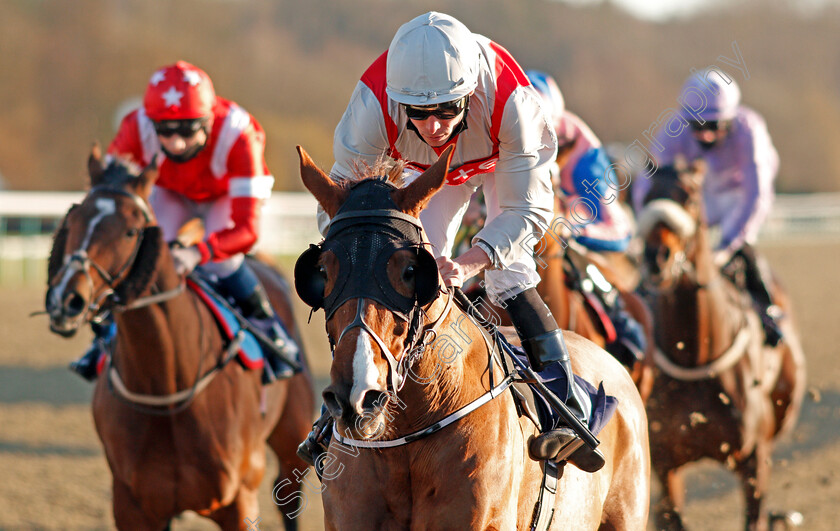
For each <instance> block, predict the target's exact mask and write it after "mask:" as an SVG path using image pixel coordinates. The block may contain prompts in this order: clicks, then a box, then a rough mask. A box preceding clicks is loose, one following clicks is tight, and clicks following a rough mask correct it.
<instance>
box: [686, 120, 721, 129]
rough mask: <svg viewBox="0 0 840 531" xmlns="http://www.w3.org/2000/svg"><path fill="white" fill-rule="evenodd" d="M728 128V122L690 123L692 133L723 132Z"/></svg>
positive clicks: (707, 121)
mask: <svg viewBox="0 0 840 531" xmlns="http://www.w3.org/2000/svg"><path fill="white" fill-rule="evenodd" d="M728 128H729V122H728V121H724V120H706V121H705V122H703V123H700V122H696V121H695V122H691V129H692V131H723V130H725V129H728Z"/></svg>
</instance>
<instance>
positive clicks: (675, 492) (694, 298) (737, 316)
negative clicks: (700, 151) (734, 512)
mask: <svg viewBox="0 0 840 531" xmlns="http://www.w3.org/2000/svg"><path fill="white" fill-rule="evenodd" d="M704 173H705V169H704V166H703V164H702V162H695V163H693V164H691V165H686V164H685V163H681V165H678V166H677V165H675V166H668V167H661V168H659V170H658V171H657V172H656V173H655V174H654V175H653V176H652V179H653V183H652V186H651V189H650V191H649V193H648V195H647V196H646V198H645V206H644V207H643V209H642V211H641V213H640V215H639V223H638V228H639V234H640V236H641V237H642V238H643V240H644V244H645V251H644V256H645V260H644V267H643V277H644V283H645V286H646V289H647V290H648V291H649V292H650V297H651V299H652V301H653V302H652V306H653V312H654V319H655V323H656V325H655V335H656V347H657V351H656V365H657V374H656V376H655V379H654V386H653V393H652V395H651V398H650V400H649V401H648V404H647V408H648V415H649V419H650V440H651V453H652V454H651V455H652V463H653V468H654V471H655V472H656V475H657V477H658V478H659V480H660V482H661V483H662V485H663V489H664V496H663V499H662V501H661V502H660V503H659V504H658V506H657V510H656V523H657V529H683V528H684V527H683V523H682V520H681V518H680V510H681V509H682V507H683V505H684V501H685V488H684V484H683V481H682V478H681V468H682V467H683V466H684V465H686V464H688V463H691V462H694V461H698V460H700V459H702V458H711V459H714V460H717V461H719V462H721V463H723V464H725V465H726V466H727V467H728V468H730V469H733V470H734V471H735V472H736V473H737V474H738V475H739V477H740V480H741V485H742V489H743V495H744V502H745V521H746V525H745V527H746V529H748V530H766V529H768V525H769V524H768V515H767V514H765V513H763V512H762V499H763V496H764V494H765V493H766V491H767V488H768V484H769V478H770V469H771V461H770V458H771V453H772V449H773V443H774V441H775V439H777V438H778V437H779V436H780V435H782V434H783V433H785V432H788V431H790V430H791V429H792V427H793V426H794V424H795V423H796V420H797V418H798V415H799V411H800V407H801V404H802V397H803V394H804V391H805V359H804V356H803V353H802V349H801V347H800V344H799V339H798V333H797V330H796V327H795V325H794V322H793V314H792V309H791V307H790V303H789V301H788V299H787V296H786V295H785V293H784V291H783V290H782V288H781V287H780V286H776V288H775V290H774V291H775V296H776V298H777V300H776V302H777V304H779V305H780V307H782V308H783V309H784V311H785V315H786V317H785V318H784V319H783V321H782V322H781V326H782V328H783V330H784V334H785V340H784V342H783V343H781V344H780V345H779V346H778V347H776V348H771V347H768V346H767V345H764V336H763V332H762V328H761V325H760V321H759V317H758V315H757V314H756V312H755V311H754V309H753V305H752V301H751V297H750V295H749V294H747V293H744V292H743V291H739V289H738V288H737V287H736V285H735V284H734V283H732V282H731V281H730V279H729V278H727V276H724V275H723V274H722V273H721V271H720V270H719V268H718V267H717V266H716V265H715V264H714V262H713V251H712V246H711V243H710V241H711V238H710V234H709V228H708V226H707V223H706V221H705V218H704V215H703V192H702V184H703V177H704Z"/></svg>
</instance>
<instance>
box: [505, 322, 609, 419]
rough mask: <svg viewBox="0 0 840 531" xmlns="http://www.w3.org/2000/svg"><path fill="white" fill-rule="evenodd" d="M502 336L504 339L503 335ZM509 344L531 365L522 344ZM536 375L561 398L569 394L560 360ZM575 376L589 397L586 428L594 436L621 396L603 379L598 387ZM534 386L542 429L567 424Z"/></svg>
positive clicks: (522, 359) (521, 358) (516, 353)
mask: <svg viewBox="0 0 840 531" xmlns="http://www.w3.org/2000/svg"><path fill="white" fill-rule="evenodd" d="M501 339H502V340H504V338H501ZM508 346H509V347H510V349H511V351H512V352H513V353H514V355H515V356H516V357H517V358H518V359H519V360H520V361H522V362H523V363H524V364H525V365H528V366H530V362H529V361H528V356H527V355H526V354H525V351H524V350H523V349H522V348H521V347H516V346H513V345H511V344H510V343H508ZM537 376H539V378H540V380H541V381H542V383H544V384H545V386H546V387H548V389H549V390H550V391H552V392H553V393H554V394H555V395H557V396H558V397H561V398H562V397H564V396H566V389H567V388H568V387H567V383H566V382H567V380H566V371H564V370H563V368H562V367H561V366H560V364H559V363H553V364H551V365H549V366H548V367H546V368H545V369H543V370H542V372H538V373H537ZM574 376H575V383H577V384H578V386H579V387H580V388H581V389H582V390H583V391H585V392H586V394H587V396H588V397H589V402H590V405H591V412H590V414H589V425H588V426H587V427H588V428H589V431H591V432H592V434H593V435H598V433H599V432H600V431H601V430H602V429H604V426H606V425H607V422H608V421H609V420H610V418H611V417H612V415H613V413H615V408H616V406H618V399H617V398H616V397H614V396H610V395H608V394H607V393H606V391H605V390H604V384H603V382H601V383H599V384H598V388H597V389H596V388H595V386H594V385H592V384H591V383H589V382H587V381H586V380H584V379H583V378H581V377H580V376H578V375H577V374H575V375H574ZM531 388H532V389H534V398H535V402H536V405H537V414H538V415H539V417H540V424H541V425H542V427H543V431H547V430H549V429H552V428H556V427H558V426H561V425H566V422H565V421H564V420H563V418H562V417H561V416H560V415H559V414H558V413H556V412H555V411H554V410H553V409H552V408H551V405H549V403H548V400H546V399H545V397H543V396H542V395H541V394H540V392H539V391H538V390H537V389H536V388H535V386H534V385H531Z"/></svg>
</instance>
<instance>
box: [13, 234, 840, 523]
mask: <svg viewBox="0 0 840 531" xmlns="http://www.w3.org/2000/svg"><path fill="white" fill-rule="evenodd" d="M764 251H765V254H766V256H767V257H768V259H769V260H770V263H771V264H772V266H773V268H774V269H775V270H776V272H777V273H778V274H779V276H780V277H781V279H782V280H783V282H784V283H785V285H786V286H787V288H788V290H789V292H790V293H791V294H792V298H793V302H794V304H795V308H796V310H797V314H798V320H799V323H800V328H801V331H802V339H803V346H804V348H805V355H806V357H807V360H808V388H809V393H808V396H807V397H806V400H805V404H804V410H803V415H802V417H801V419H800V422H799V425H798V428H797V429H796V431H795V433H794V434H793V436H791V437H788V438H787V439H786V440H784V441H782V443H780V444H779V445H778V446H777V449H776V452H775V453H774V462H775V466H774V469H773V475H772V479H771V482H772V487H771V491H770V494H769V497H768V502H767V507H768V508H769V509H796V510H799V511H801V512H802V513H803V514H804V516H805V524H804V526H803V529H808V530H832V529H836V528H837V524H836V516H835V511H836V504H837V502H838V500H840V472H838V470H840V364H838V363H837V360H836V356H837V354H838V347H837V345H838V344H840V323H838V320H837V309H838V303H837V293H838V292H840V277H837V276H836V273H835V272H836V271H837V264H838V263H840V244H838V243H836V242H835V243H825V242H814V241H811V242H804V243H803V242H799V243H789V244H787V245H784V246H781V245H772V246H771V245H766V246H764ZM42 298H43V291H42V289H41V287H40V286H32V287H19V286H17V287H13V286H3V287H0V301H2V303H0V338H2V343H0V478H2V480H0V530H28V529H55V530H59V529H60V530H90V529H111V528H113V520H112V517H111V509H110V475H109V472H108V469H107V465H106V463H105V459H104V457H103V455H102V451H101V447H100V445H99V441H98V439H97V438H96V434H95V432H94V429H93V423H92V419H91V414H90V409H89V399H90V394H91V389H92V387H91V386H89V385H88V384H86V383H84V382H82V381H81V380H80V379H79V378H77V377H75V376H73V375H71V374H70V373H69V372H68V371H67V370H66V369H65V368H64V367H65V365H66V363H67V362H68V361H69V360H71V359H72V358H74V357H75V356H77V355H78V354H79V353H80V352H82V351H83V350H84V348H85V347H86V344H87V342H88V341H89V338H90V335H89V333H88V332H85V333H81V334H79V337H76V338H73V339H71V340H63V339H61V338H59V337H57V336H54V335H51V334H49V332H48V331H47V324H46V318H45V317H35V318H29V317H27V315H28V314H29V312H31V311H34V310H38V309H40V308H41V306H42V302H41V301H42ZM298 310H299V312H298V316H299V318H300V320H301V322H302V323H305V320H306V316H307V314H308V312H307V311H306V309H304V307H303V306H302V305H301V306H299V307H298ZM322 315H323V314H319V315H317V316H315V317H314V318H313V320H312V323H310V324H309V325H306V324H302V325H301V326H302V328H303V332H304V335H305V338H306V343H307V347H308V351H309V356H310V360H311V363H312V365H313V368H314V370H315V372H316V375H317V376H318V377H319V381H318V388H317V389H316V391H318V392H320V390H321V389H322V388H323V385H324V384H325V377H326V374H327V371H328V368H329V366H328V363H329V354H328V352H327V350H326V348H325V346H326V344H325V341H324V339H323V320H322ZM275 466H276V465H275V464H274V462H273V461H272V462H271V463H270V467H271V468H270V470H269V475H273V473H274V467H275ZM687 484H688V486H689V492H688V500H689V503H688V511H687V514H686V523H687V524H688V525H690V526H691V528H692V529H696V530H716V531H717V530H739V529H741V528H742V525H743V524H742V520H741V511H742V507H743V503H742V501H741V494H740V488H739V486H738V484H737V482H736V479H735V476H733V475H731V474H729V473H728V472H726V471H725V470H723V469H722V468H720V467H718V466H717V465H713V464H702V465H699V466H696V467H694V468H693V469H692V471H691V473H690V475H689V477H688V479H687ZM308 502H309V503H308V507H307V509H306V510H305V511H304V514H302V515H301V517H300V518H301V520H300V521H301V523H302V526H301V527H302V529H303V530H319V529H322V523H321V502H320V497H319V496H317V495H316V494H315V493H314V492H309V493H308ZM260 503H261V507H262V521H261V523H260V529H278V528H279V519H278V517H277V512H276V511H275V510H274V509H273V507H272V504H271V499H270V487H269V482H268V480H264V487H263V491H262V497H261V502H260ZM173 527H174V529H178V530H194V529H195V530H198V529H214V528H215V527H214V526H213V525H212V524H210V523H208V522H204V521H201V520H200V519H199V518H198V517H195V516H193V515H187V516H185V517H183V518H181V519H179V520H178V521H176V522H175V525H174V526H173ZM650 529H653V527H652V526H651V527H650Z"/></svg>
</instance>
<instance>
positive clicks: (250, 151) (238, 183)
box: [71, 61, 298, 381]
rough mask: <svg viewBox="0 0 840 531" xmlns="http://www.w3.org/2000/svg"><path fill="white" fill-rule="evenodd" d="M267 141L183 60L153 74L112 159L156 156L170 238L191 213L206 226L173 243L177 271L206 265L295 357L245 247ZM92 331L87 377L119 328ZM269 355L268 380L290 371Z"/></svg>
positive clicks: (159, 200)
mask: <svg viewBox="0 0 840 531" xmlns="http://www.w3.org/2000/svg"><path fill="white" fill-rule="evenodd" d="M264 148H265V133H264V132H263V129H262V127H261V126H260V124H259V123H258V122H257V121H256V120H255V119H254V117H253V116H251V115H250V114H249V113H248V112H247V111H245V110H244V109H242V108H241V107H239V106H238V105H236V104H235V103H234V102H232V101H228V100H226V99H224V98H221V97H218V96H216V93H215V91H214V89H213V83H212V81H211V80H210V78H209V77H208V76H207V74H206V73H205V72H204V71H203V70H201V69H199V68H197V67H195V66H193V65H191V64H189V63H186V62H184V61H178V62H177V63H175V64H173V65H169V66H165V67H163V68H161V69H159V70H157V71H156V72H155V73H154V74H152V77H151V79H150V80H149V84H148V87H147V88H146V95H145V98H144V101H143V107H142V108H140V109H137V110H135V111H133V112H131V113H129V114H128V115H127V116H126V117H125V118H123V120H122V123H121V124H120V128H119V131H118V132H117V135H116V137H115V138H114V140H113V141H112V142H111V145H110V146H109V148H108V157H109V158H112V157H119V158H121V159H126V160H128V161H130V162H132V163H135V164H138V165H141V166H146V165H149V164H151V163H152V162H153V161H155V160H157V164H158V167H159V168H158V178H157V180H156V181H155V186H154V189H153V191H152V193H151V196H150V197H149V203H150V205H151V207H152V209H153V210H154V212H155V216H156V217H157V222H158V225H159V226H160V228H161V230H162V231H163V235H164V238H165V239H166V241H170V242H171V241H174V240H175V239H176V236H177V232H178V229H179V228H180V227H181V225H183V224H184V222H186V221H187V220H189V219H191V218H193V217H198V218H201V219H202V220H203V221H204V224H205V227H206V229H207V232H208V233H209V235H208V236H207V237H206V238H205V240H204V241H201V242H199V243H198V244H196V245H193V246H190V247H186V248H184V247H179V246H174V247H173V248H172V249H171V254H172V257H173V259H174V261H175V267H176V270H177V271H178V273H180V274H182V275H186V274H189V273H190V272H192V271H193V269H195V268H196V267H197V266H201V269H202V270H203V271H204V272H206V273H209V274H211V275H213V276H215V277H216V278H217V279H218V283H219V285H220V286H221V288H222V289H223V291H224V292H225V293H226V294H227V295H229V296H231V297H232V298H233V299H234V300H235V301H236V303H237V304H238V306H239V308H240V310H241V312H242V315H243V316H244V317H246V318H250V319H251V320H252V321H253V322H254V323H255V324H256V325H257V326H258V328H260V329H261V330H262V331H263V332H264V333H266V334H267V335H268V336H269V337H270V338H271V339H272V340H274V341H275V343H276V344H277V345H278V347H279V349H280V350H281V351H283V352H284V353H285V354H287V355H289V356H290V357H292V358H295V357H296V356H297V354H298V347H297V345H296V344H295V343H294V341H293V340H292V339H291V338H290V337H289V336H288V334H287V333H286V332H285V331H284V330H283V328H282V326H280V324H279V322H278V319H277V318H276V316H275V313H274V310H273V309H272V307H271V304H270V303H269V301H268V296H267V295H266V292H265V289H264V288H263V287H262V285H261V284H260V282H259V280H258V279H257V276H256V274H255V273H254V272H253V271H252V270H251V268H250V267H249V266H248V265H247V263H246V262H245V256H244V254H243V253H245V252H247V251H248V250H250V249H251V247H253V245H254V244H255V243H256V241H257V238H258V228H259V227H258V221H259V213H260V209H261V206H262V203H263V201H264V200H265V199H267V198H268V197H269V196H270V195H271V188H272V186H273V184H274V177H272V176H271V175H270V174H269V172H268V168H267V166H266V163H265V159H264V157H263V151H264ZM106 160H107V159H106ZM93 328H94V333H95V335H96V338H95V340H94V345H93V346H92V347H91V348H90V349H89V350H88V351H87V352H86V353H85V355H84V356H82V358H80V359H79V360H77V361H75V362H73V363H72V364H71V368H72V369H73V370H75V371H76V372H78V373H79V374H80V375H82V376H83V377H85V378H86V379H89V380H92V379H94V378H95V377H96V361H97V359H98V357H99V354H100V352H101V349H102V348H103V347H104V345H105V343H106V342H107V340H108V339H110V337H112V336H113V334H114V326H113V321H112V320H111V322H108V321H106V322H105V323H100V324H97V325H94V327H93ZM268 358H271V359H268V360H267V363H266V370H265V374H264V379H265V380H266V381H271V380H273V379H275V377H277V376H280V374H278V373H280V372H287V371H288V370H289V369H288V367H287V366H286V365H285V364H284V363H282V362H281V361H280V360H279V358H277V357H276V354H275V356H272V355H271V354H269V355H268Z"/></svg>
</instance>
